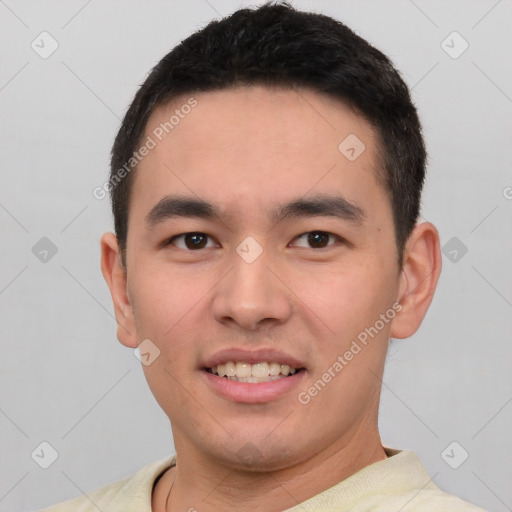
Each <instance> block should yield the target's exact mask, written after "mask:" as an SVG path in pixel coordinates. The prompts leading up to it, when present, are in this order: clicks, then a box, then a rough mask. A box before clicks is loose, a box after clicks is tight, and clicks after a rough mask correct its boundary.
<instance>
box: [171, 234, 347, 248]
mask: <svg viewBox="0 0 512 512" xmlns="http://www.w3.org/2000/svg"><path fill="white" fill-rule="evenodd" d="M312 233H318V234H322V235H327V236H330V237H332V238H334V239H336V240H337V241H338V242H341V243H347V242H346V240H344V239H343V238H342V237H340V236H338V235H335V234H334V233H330V232H328V231H320V230H313V231H306V232H305V233H302V234H301V235H297V236H296V237H295V238H294V240H298V239H300V238H302V237H304V236H305V235H309V234H312ZM187 235H203V236H206V237H208V238H210V239H211V238H212V237H210V235H208V234H206V233H203V232H201V231H189V232H187V233H181V234H179V235H174V236H173V237H171V238H169V239H168V240H166V241H165V242H164V244H163V245H164V246H165V247H167V246H169V245H172V244H173V242H174V241H175V240H177V239H178V238H181V237H185V236H187ZM333 245H335V244H328V245H327V246H326V247H320V248H315V247H309V248H310V249H313V250H315V251H321V250H322V249H327V248H329V247H332V246H333ZM178 249H181V248H180V247H178ZM201 249H203V248H200V249H196V250H191V249H188V248H186V249H183V250H184V251H187V252H198V251H200V250H201Z"/></svg>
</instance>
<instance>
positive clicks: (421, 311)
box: [390, 222, 441, 339]
mask: <svg viewBox="0 0 512 512" xmlns="http://www.w3.org/2000/svg"><path fill="white" fill-rule="evenodd" d="M440 274H441V247H440V242H439V233H438V232H437V229H436V228H435V226H434V225H433V224H431V223H430V222H423V223H422V224H417V225H416V226H415V228H414V229H413V231H412V233H411V235H410V236H409V239H408V241H407V243H406V247H405V250H404V258H403V266H402V271H401V275H400V284H399V293H398V297H397V301H398V302H399V303H400V304H401V306H402V309H401V310H400V312H399V313H398V314H397V315H396V316H395V318H394V319H393V323H392V325H391V330H390V336H391V337H393V338H401V339H403V338H408V337H409V336H412V335H413V334H414V333H415V332H416V331H417V330H418V328H419V326H420V325H421V322H422V321H423V318H424V317H425V315H426V313H427V310H428V308H429V306H430V303H431V302H432V298H433V296H434V292H435V290H436V286H437V282H438V280H439V275H440Z"/></svg>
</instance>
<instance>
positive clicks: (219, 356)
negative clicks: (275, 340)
mask: <svg viewBox="0 0 512 512" xmlns="http://www.w3.org/2000/svg"><path fill="white" fill-rule="evenodd" d="M228 361H234V362H240V363H249V364H256V363H261V362H268V363H281V364H287V365H289V366H290V367H291V368H295V369H299V368H304V366H305V365H304V363H303V362H302V361H300V360H299V359H297V358H296V357H293V356H291V355H289V354H286V353H285V352H281V351H279V350H275V349H273V348H262V349H258V350H247V349H246V348H245V349H243V348H227V349H224V350H220V351H219V352H216V353H215V354H213V355H212V356H210V357H209V358H208V359H206V360H205V362H204V365H203V367H204V368H215V367H216V366H218V365H219V364H225V363H227V362H228Z"/></svg>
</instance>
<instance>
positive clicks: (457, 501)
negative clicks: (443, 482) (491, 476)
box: [361, 488, 486, 512]
mask: <svg viewBox="0 0 512 512" xmlns="http://www.w3.org/2000/svg"><path fill="white" fill-rule="evenodd" d="M381 499H382V497H381ZM365 505H366V504H365ZM390 507H391V509H393V510H394V509H395V508H396V507H398V508H396V510H402V511H403V512H413V511H414V512H486V511H485V510H484V509H483V508H480V507H478V506H476V505H473V504H472V503H469V502H467V501H464V500H463V499H461V498H459V497H458V496H455V495H453V494H449V493H447V492H444V491H442V490H441V489H439V488H437V489H424V490H422V491H419V492H418V491H416V492H412V491H411V492H410V493H406V494H403V495H401V496H396V497H392V498H391V497H390V498H387V499H384V500H383V501H382V502H381V504H380V505H379V506H376V507H375V508H369V509H366V508H365V509H364V510H372V511H375V512H380V511H389V510H390ZM361 512H362V511H361Z"/></svg>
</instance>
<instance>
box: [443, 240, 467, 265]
mask: <svg viewBox="0 0 512 512" xmlns="http://www.w3.org/2000/svg"><path fill="white" fill-rule="evenodd" d="M467 252H468V248H467V246H466V245H464V244H463V243H462V242H461V241H460V240H459V239H458V238H457V237H456V236H452V238H450V240H448V242H446V243H445V244H444V245H443V249H442V253H443V254H444V255H445V256H446V257H447V258H448V259H449V260H450V261H451V262H452V263H458V262H459V261H460V260H461V259H462V258H463V257H464V256H465V255H466V253H467Z"/></svg>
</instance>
